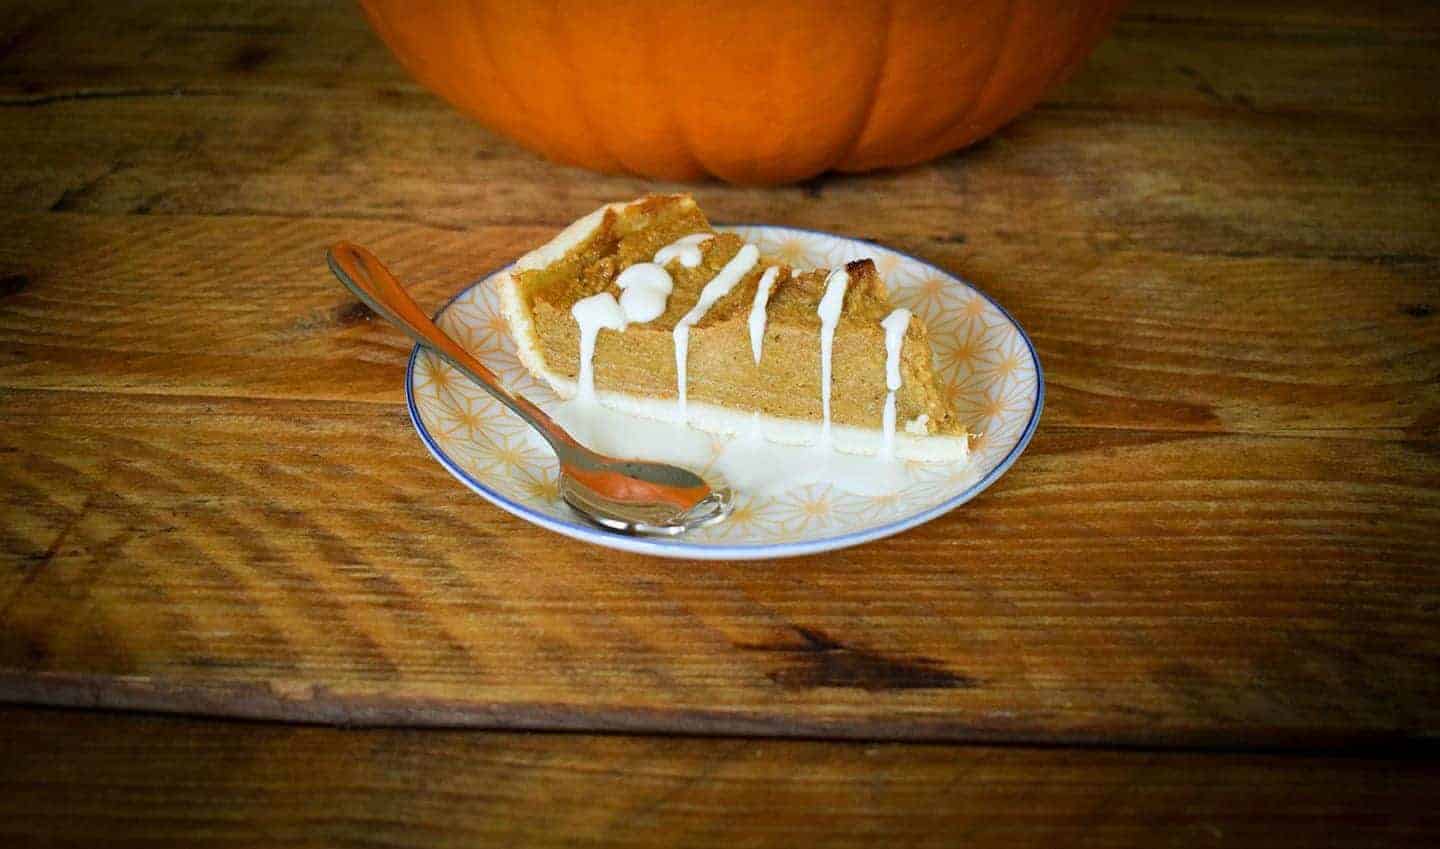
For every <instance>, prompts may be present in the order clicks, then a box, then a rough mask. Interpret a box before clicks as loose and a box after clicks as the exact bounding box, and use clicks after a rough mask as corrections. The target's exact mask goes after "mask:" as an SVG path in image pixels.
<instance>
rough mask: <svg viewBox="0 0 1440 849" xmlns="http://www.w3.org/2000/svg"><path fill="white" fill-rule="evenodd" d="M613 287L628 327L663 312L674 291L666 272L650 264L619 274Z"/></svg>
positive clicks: (645, 263) (640, 264)
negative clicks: (620, 290)
mask: <svg viewBox="0 0 1440 849" xmlns="http://www.w3.org/2000/svg"><path fill="white" fill-rule="evenodd" d="M615 285H616V286H619V287H620V288H621V289H623V290H624V291H623V292H622V293H621V294H620V308H621V309H622V310H624V311H625V320H626V321H627V322H629V323H630V324H645V323H646V322H650V321H654V320H655V319H657V318H659V317H660V315H661V313H663V312H665V303H666V302H667V301H669V300H670V293H671V292H672V291H673V290H674V289H675V281H674V280H672V279H671V278H670V272H668V271H666V270H665V269H664V268H661V267H660V266H659V265H657V264H655V263H653V262H640V263H636V264H635V265H632V266H630V267H629V268H627V269H625V270H624V271H622V272H620V276H619V277H617V278H615Z"/></svg>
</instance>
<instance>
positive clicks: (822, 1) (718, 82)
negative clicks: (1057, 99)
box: [360, 0, 1125, 183]
mask: <svg viewBox="0 0 1440 849" xmlns="http://www.w3.org/2000/svg"><path fill="white" fill-rule="evenodd" d="M360 2H361V5H362V6H363V7H364V9H365V12H366V15H367V17H368V18H369V20H370V23H371V25H372V26H373V27H374V28H375V30H376V32H378V33H379V34H380V36H381V38H383V39H384V40H385V43H386V44H388V45H389V46H390V49H391V50H392V51H393V52H394V53H395V55H396V56H397V57H398V58H399V59H400V62H401V63H402V64H403V65H404V66H405V67H406V69H408V70H409V72H410V73H411V74H412V75H414V77H415V78H416V79H417V80H419V81H420V82H421V83H422V84H424V85H426V86H428V87H429V88H430V89H432V90H433V91H435V92H436V93H438V94H439V95H440V96H442V97H444V98H445V99H446V100H448V101H450V102H451V103H453V104H454V105H456V106H457V107H459V108H460V109H462V110H464V111H465V112H468V113H469V114H471V115H473V116H475V117H476V118H478V119H479V120H480V121H481V122H482V123H483V124H485V125H486V126H487V127H490V128H491V129H493V130H495V131H497V132H500V133H503V134H504V135H507V136H509V137H511V138H513V139H515V140H516V141H518V142H519V143H520V144H522V145H525V146H526V147H528V148H531V149H533V150H535V151H538V152H539V153H541V154H543V155H545V156H547V157H549V158H551V159H554V160H557V161H559V162H564V163H568V164H572V165H580V166H583V167H586V168H592V169H595V170H597V171H609V172H629V173H634V174H641V175H644V176H647V177H658V178H664V179H671V180H695V179H700V178H703V177H705V176H707V175H714V176H717V177H720V178H722V179H724V180H729V181H731V182H735V183H784V182H789V181H793V180H802V179H805V178H807V177H811V176H814V175H815V174H818V173H820V172H822V171H826V170H831V169H836V170H840V171H868V170H871V169H874V168H888V167H894V166H902V165H910V164H913V163H917V162H923V161H925V160H927V159H931V158H933V157H935V156H938V155H940V154H942V153H947V152H949V151H952V150H955V149H957V148H961V147H964V146H966V145H968V144H971V143H973V142H975V141H977V140H979V139H981V138H984V137H985V136H986V135H988V134H989V133H991V132H993V131H994V130H995V129H996V128H998V127H1000V126H1001V125H1002V124H1005V123H1006V122H1007V121H1009V120H1011V119H1012V118H1014V117H1015V116H1016V115H1019V114H1020V113H1021V112H1023V111H1024V110H1025V109H1027V108H1029V107H1030V106H1031V105H1032V104H1034V103H1035V101H1036V100H1038V99H1039V98H1040V97H1041V96H1042V95H1043V94H1044V93H1045V92H1046V91H1047V90H1049V89H1050V88H1051V87H1052V86H1054V85H1055V84H1057V83H1058V82H1060V81H1061V80H1062V79H1064V77H1065V76H1066V74H1067V73H1069V72H1070V71H1072V70H1073V69H1074V68H1075V67H1076V66H1077V65H1078V64H1079V63H1080V62H1081V61H1082V60H1083V59H1084V58H1085V56H1086V54H1088V53H1089V51H1090V50H1091V49H1092V48H1093V47H1094V46H1095V44H1096V43H1097V42H1099V41H1100V39H1101V38H1102V37H1103V36H1104V34H1105V31H1106V30H1107V29H1108V28H1109V26H1110V24H1111V22H1112V21H1113V20H1114V18H1115V16H1116V15H1117V14H1118V13H1119V10H1120V8H1121V7H1122V6H1123V5H1124V4H1125V0H969V2H960V0H949V2H945V0H935V2H925V0H874V2H854V0H724V1H723V2H713V0H695V2H676V0H615V2H589V0H572V2H564V0H556V2H517V1H516V0H508V1H507V0H360Z"/></svg>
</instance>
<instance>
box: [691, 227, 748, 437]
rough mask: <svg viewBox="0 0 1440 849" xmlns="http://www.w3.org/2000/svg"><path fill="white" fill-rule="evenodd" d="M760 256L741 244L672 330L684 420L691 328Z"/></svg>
mask: <svg viewBox="0 0 1440 849" xmlns="http://www.w3.org/2000/svg"><path fill="white" fill-rule="evenodd" d="M759 260H760V249H759V248H757V247H755V246H754V245H748V244H747V245H744V246H743V247H741V248H740V250H739V252H738V253H736V254H735V256H733V257H731V258H730V261H729V262H727V263H725V267H724V268H722V269H720V273H718V274H716V275H715V276H714V277H712V278H711V279H710V282H709V283H706V284H705V288H704V289H701V290H700V300H698V301H696V302H695V306H693V307H691V308H690V311H689V312H687V313H685V316H684V317H683V318H681V319H680V322H679V323H678V324H676V325H675V330H674V331H672V335H673V336H674V338H675V380H676V386H677V390H678V392H679V396H680V418H681V419H682V420H683V419H684V418H685V402H686V384H687V382H688V381H687V377H686V367H687V365H688V360H689V356H690V328H691V327H693V326H695V325H696V324H699V323H700V319H702V318H704V317H705V313H707V312H709V311H710V308H711V307H713V306H715V302H716V301H718V300H720V299H721V298H723V297H725V296H726V295H728V294H729V293H730V290H731V289H734V288H735V284H737V283H739V282H740V278H742V277H744V276H745V275H746V274H749V273H750V269H752V268H754V267H755V263H756V262H758V261H759Z"/></svg>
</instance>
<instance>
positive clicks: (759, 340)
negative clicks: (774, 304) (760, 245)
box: [750, 265, 780, 366]
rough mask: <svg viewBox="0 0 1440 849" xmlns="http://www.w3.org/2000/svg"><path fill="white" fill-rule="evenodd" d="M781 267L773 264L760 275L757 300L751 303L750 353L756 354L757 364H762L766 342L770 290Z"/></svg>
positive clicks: (756, 291)
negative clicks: (761, 357)
mask: <svg viewBox="0 0 1440 849" xmlns="http://www.w3.org/2000/svg"><path fill="white" fill-rule="evenodd" d="M779 275H780V269H778V268H776V267H775V266H773V265H772V266H771V267H769V268H767V269H765V273H764V274H762V275H760V284H759V285H758V286H757V287H756V289H755V302H754V303H752V304H751V305H750V353H752V354H754V355H755V365H757V366H758V365H760V348H761V345H763V344H764V342H765V307H766V306H767V305H769V303H770V290H771V289H772V288H773V287H774V286H775V278H776V277H778V276H779Z"/></svg>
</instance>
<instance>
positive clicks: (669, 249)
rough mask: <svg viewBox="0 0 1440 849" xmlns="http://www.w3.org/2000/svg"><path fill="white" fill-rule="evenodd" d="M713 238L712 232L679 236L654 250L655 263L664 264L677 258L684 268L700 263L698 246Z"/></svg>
mask: <svg viewBox="0 0 1440 849" xmlns="http://www.w3.org/2000/svg"><path fill="white" fill-rule="evenodd" d="M713 238H715V234H714V233H691V234H690V235H688V236H681V237H680V238H678V239H676V240H675V241H673V242H671V243H670V244H668V245H666V246H665V247H663V248H661V249H660V250H658V251H656V252H655V264H656V265H664V264H666V263H668V262H669V261H670V260H672V259H677V258H678V259H679V260H680V264H681V265H683V266H685V267H686V268H694V267H695V266H697V265H699V264H700V246H701V245H702V244H704V243H705V242H707V241H709V240H710V239H713Z"/></svg>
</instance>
